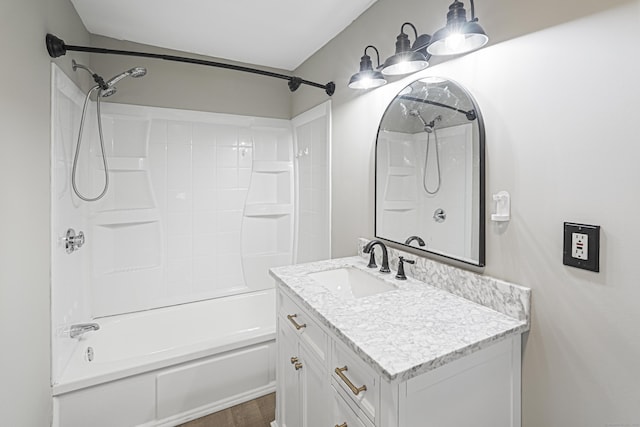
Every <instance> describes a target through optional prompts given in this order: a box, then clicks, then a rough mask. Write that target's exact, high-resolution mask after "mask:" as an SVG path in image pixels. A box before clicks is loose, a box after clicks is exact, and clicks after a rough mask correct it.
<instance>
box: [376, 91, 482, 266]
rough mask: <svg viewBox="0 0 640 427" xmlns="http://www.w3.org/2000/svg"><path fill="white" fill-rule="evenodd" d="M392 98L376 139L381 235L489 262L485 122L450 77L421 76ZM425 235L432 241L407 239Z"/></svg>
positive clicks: (424, 248) (447, 254)
mask: <svg viewBox="0 0 640 427" xmlns="http://www.w3.org/2000/svg"><path fill="white" fill-rule="evenodd" d="M407 87H408V88H410V90H409V89H407V88H404V89H402V90H401V91H400V92H399V93H398V94H397V95H396V97H395V98H394V99H393V100H392V101H391V102H390V104H389V106H388V107H387V110H386V111H385V113H384V115H383V117H382V120H381V121H380V126H379V130H378V138H377V142H376V221H375V235H376V237H381V238H384V239H387V240H391V241H393V242H396V243H399V244H402V245H406V246H409V245H411V243H412V242H413V245H412V247H413V248H414V249H416V250H422V251H427V252H430V253H434V254H438V255H443V256H445V257H449V258H454V259H457V260H461V261H463V262H467V263H470V264H473V265H483V264H484V210H485V209H484V178H483V176H484V124H483V122H482V116H481V114H480V110H479V108H478V106H477V105H476V104H475V102H474V101H473V98H472V97H471V95H470V94H469V93H468V92H467V91H466V90H465V89H464V88H463V87H461V86H460V85H458V84H456V83H455V82H452V81H451V80H448V79H437V80H434V81H432V80H428V81H421V80H418V81H415V82H413V83H411V84H410V85H409V86H407ZM407 236H420V238H421V239H422V240H423V242H424V243H425V246H422V245H419V246H417V245H415V242H414V241H410V242H407V240H408V238H407Z"/></svg>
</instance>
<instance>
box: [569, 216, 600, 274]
mask: <svg viewBox="0 0 640 427" xmlns="http://www.w3.org/2000/svg"><path fill="white" fill-rule="evenodd" d="M562 255H563V256H562V263H563V264H564V265H569V266H571V267H577V268H582V269H585V270H591V271H595V272H598V271H600V226H598V225H588V224H575V223H571V222H565V223H564V248H563V254H562Z"/></svg>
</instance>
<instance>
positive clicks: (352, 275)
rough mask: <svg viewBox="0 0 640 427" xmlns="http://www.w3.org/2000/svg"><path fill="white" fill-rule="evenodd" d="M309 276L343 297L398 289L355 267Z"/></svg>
mask: <svg viewBox="0 0 640 427" xmlns="http://www.w3.org/2000/svg"><path fill="white" fill-rule="evenodd" d="M308 276H309V277H311V278H312V279H313V280H315V281H316V282H318V283H319V284H320V285H322V286H323V287H324V288H326V289H328V290H329V291H331V292H333V293H334V294H335V295H336V296H338V297H342V298H349V299H354V298H362V297H366V296H369V295H375V294H379V293H382V292H387V291H393V290H395V289H397V288H396V287H395V286H393V285H392V284H391V283H387V282H385V281H384V280H381V279H379V278H377V277H375V276H372V275H370V274H367V273H365V272H364V271H362V270H359V269H357V268H353V267H346V268H337V269H335V270H327V271H319V272H317V273H309V275H308Z"/></svg>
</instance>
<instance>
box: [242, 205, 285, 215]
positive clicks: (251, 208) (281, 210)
mask: <svg viewBox="0 0 640 427" xmlns="http://www.w3.org/2000/svg"><path fill="white" fill-rule="evenodd" d="M292 213H293V207H292V206H291V204H288V203H254V204H247V205H246V206H245V208H244V216H249V217H269V216H272V217H273V216H284V215H291V214H292Z"/></svg>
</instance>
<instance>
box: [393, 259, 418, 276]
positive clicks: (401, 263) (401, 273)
mask: <svg viewBox="0 0 640 427" xmlns="http://www.w3.org/2000/svg"><path fill="white" fill-rule="evenodd" d="M405 262H406V263H407V264H415V263H416V262H415V261H414V260H412V259H405V258H404V257H403V256H401V257H398V274H396V279H398V280H407V276H406V274H404V263H405Z"/></svg>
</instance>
